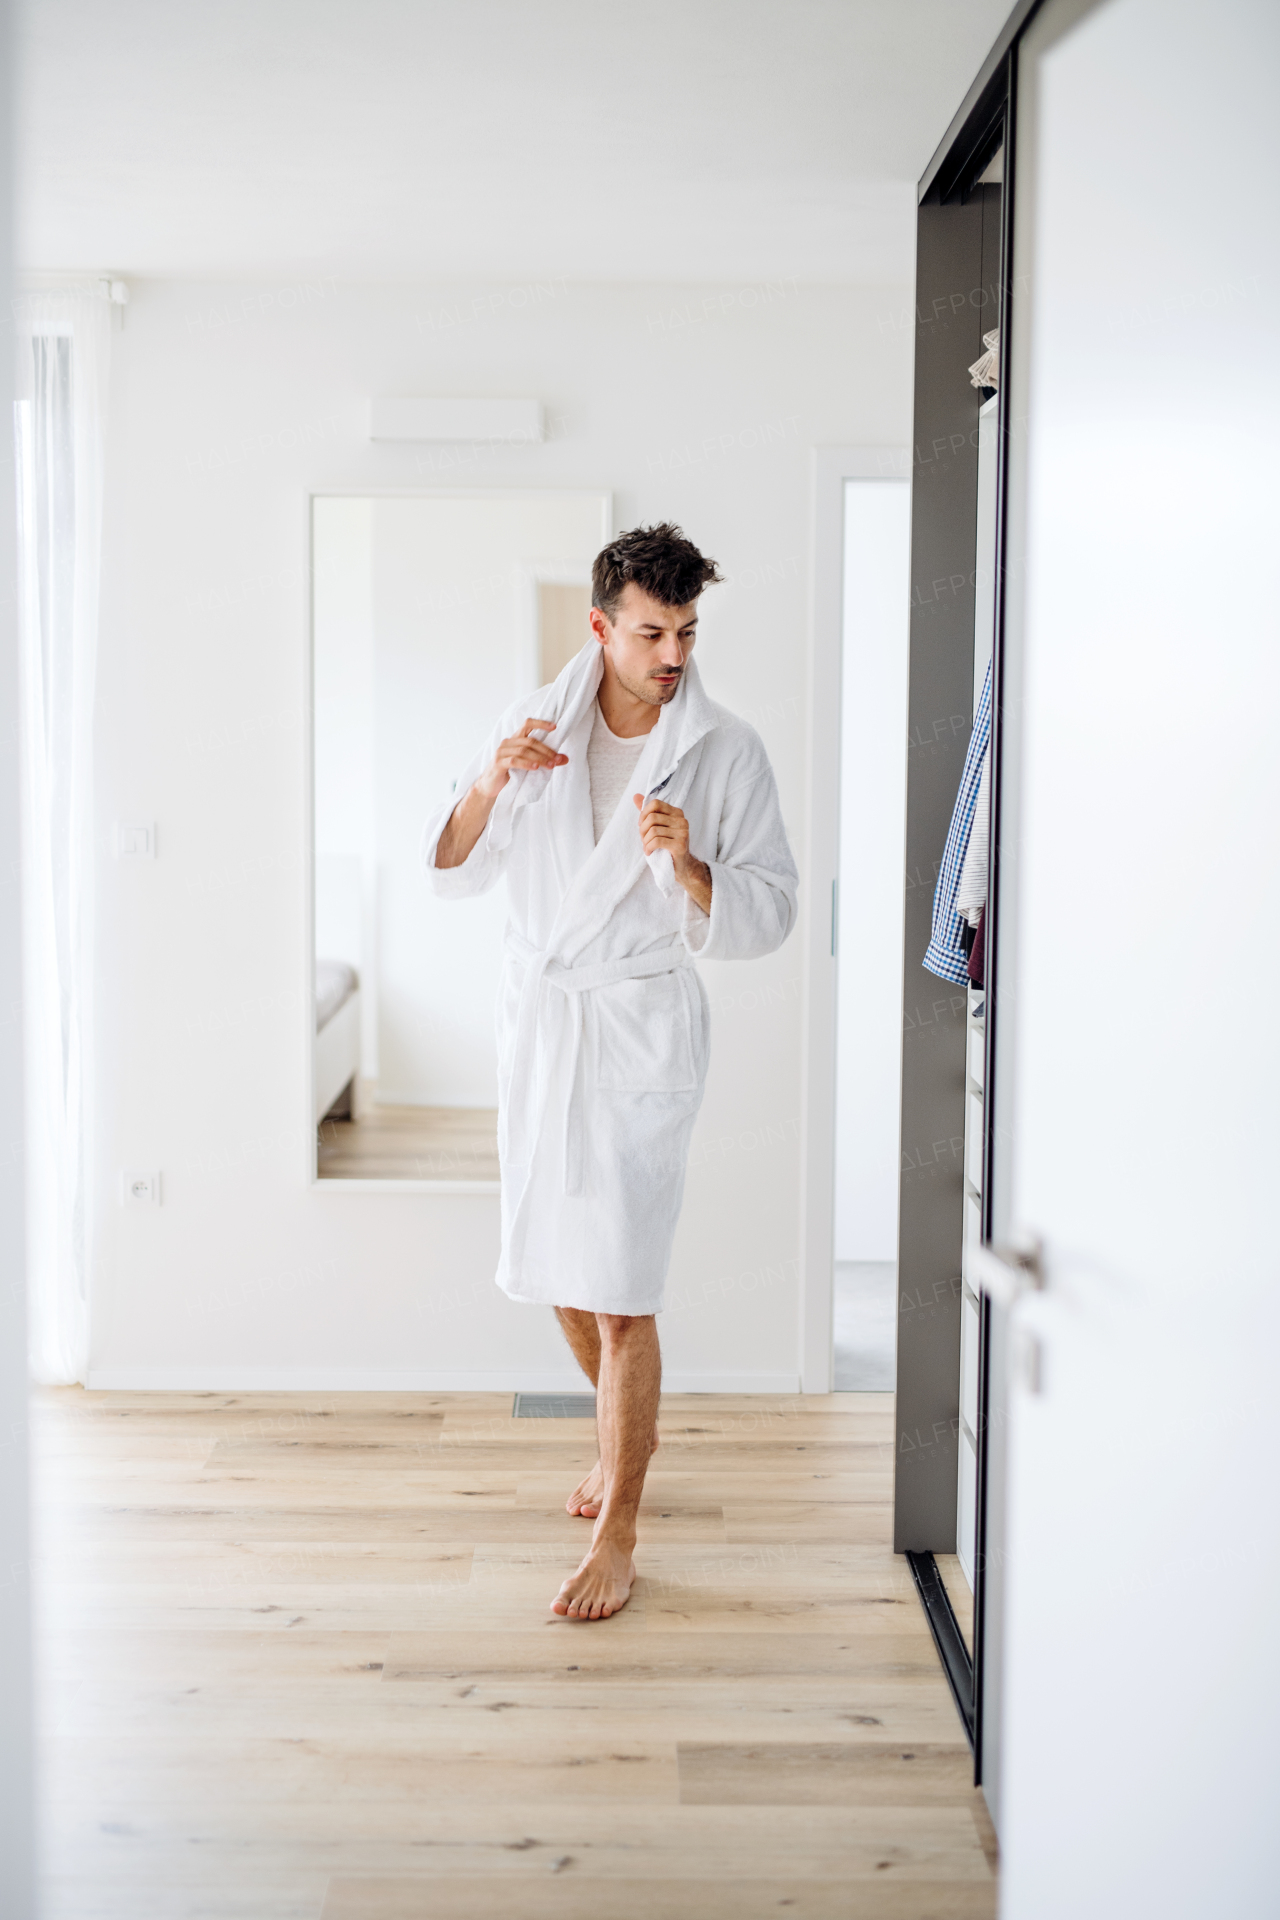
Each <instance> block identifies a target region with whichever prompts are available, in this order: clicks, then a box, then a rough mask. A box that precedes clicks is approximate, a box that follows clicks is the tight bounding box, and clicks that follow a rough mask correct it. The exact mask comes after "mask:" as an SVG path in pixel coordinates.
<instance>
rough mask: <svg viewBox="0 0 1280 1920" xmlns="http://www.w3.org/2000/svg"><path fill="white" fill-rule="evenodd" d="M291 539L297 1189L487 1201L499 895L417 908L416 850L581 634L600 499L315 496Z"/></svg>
mask: <svg viewBox="0 0 1280 1920" xmlns="http://www.w3.org/2000/svg"><path fill="white" fill-rule="evenodd" d="M311 533H312V662H313V674H312V704H313V756H312V765H313V778H314V800H313V822H314V834H313V846H314V875H313V879H314V902H315V913H314V925H315V948H314V961H315V981H314V1001H315V1024H314V1029H313V1031H314V1057H313V1073H312V1107H313V1113H314V1118H315V1122H316V1129H317V1137H316V1176H317V1178H318V1179H320V1180H362V1181H366V1182H367V1181H376V1182H378V1183H380V1184H381V1183H382V1182H385V1181H395V1182H397V1183H399V1182H404V1181H412V1182H414V1183H427V1184H429V1185H432V1186H438V1185H441V1184H443V1185H446V1186H452V1185H455V1184H464V1185H467V1186H474V1185H476V1184H477V1183H479V1184H481V1185H487V1186H492V1187H493V1188H494V1189H495V1190H496V1184H497V1179H498V1157H497V1100H498V1095H497V1054H496V1048H495V1043H494V1001H495V997H496V993H497V984H498V972H499V967H500V964H501V954H502V930H503V926H504V923H505V917H506V903H505V898H504V893H503V889H502V888H501V887H499V888H498V889H496V890H495V891H494V892H493V893H490V894H486V895H484V896H483V897H482V898H481V899H479V900H474V901H469V902H467V903H466V905H465V907H464V908H463V909H462V910H461V911H459V908H458V905H457V904H456V903H453V902H445V901H441V900H438V899H436V898H434V897H433V895H432V894H431V893H430V891H429V890H428V888H427V886H426V884H425V882H424V881H423V879H422V877H421V873H420V869H419V863H418V843H419V838H420V835H421V832H422V827H423V823H424V821H425V820H426V818H427V815H428V813H429V812H430V811H431V809H432V807H433V806H435V805H436V804H437V803H438V801H439V799H440V798H441V797H442V795H444V794H445V793H447V792H448V791H449V790H450V787H451V785H452V782H453V778H454V770H455V769H456V768H458V767H460V766H461V765H462V764H463V762H464V761H465V760H467V759H468V758H469V757H470V755H471V754H472V753H473V752H474V751H475V748H476V746H477V745H478V743H479V742H480V741H481V740H482V739H483V738H484V736H485V735H486V734H487V733H488V731H489V729H490V728H491V727H492V725H493V723H494V721H495V719H496V718H497V717H498V715H499V714H500V713H501V711H502V709H503V708H504V707H505V706H507V705H508V704H509V703H510V702H512V701H514V700H517V699H519V698H520V696H521V695H522V694H523V693H531V692H532V691H534V690H535V689H536V688H538V687H541V686H545V685H546V684H547V682H548V681H551V680H553V679H554V678H555V677H556V675H557V673H558V672H559V671H560V669H561V667H562V666H563V665H564V664H565V662H566V661H567V660H568V659H569V658H570V657H571V656H572V655H573V654H574V653H576V652H577V651H578V649H579V648H580V647H581V646H582V645H583V644H584V642H585V641H586V640H587V639H588V638H589V637H590V628H589V626H588V613H589V611H590V605H591V587H590V581H591V563H592V560H593V559H594V558H595V555H596V554H597V552H598V551H599V549H600V548H601V546H602V545H603V544H604V543H605V541H607V540H608V538H609V534H610V501H609V498H608V496H607V495H605V494H600V493H496V492H495V493H492V494H488V495H483V494H463V493H459V494H452V495H447V494H431V495H418V496H404V495H399V496H392V495H382V496H376V497H371V496H357V495H350V496H342V497H335V496H327V495H326V496H317V497H316V498H314V499H313V501H312V527H311Z"/></svg>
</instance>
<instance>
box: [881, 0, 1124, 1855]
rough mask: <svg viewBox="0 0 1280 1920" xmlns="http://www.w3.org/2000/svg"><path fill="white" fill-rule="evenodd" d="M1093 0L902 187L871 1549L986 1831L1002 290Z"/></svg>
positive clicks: (1000, 1369) (991, 1661)
mask: <svg viewBox="0 0 1280 1920" xmlns="http://www.w3.org/2000/svg"><path fill="white" fill-rule="evenodd" d="M1093 4H1094V0H1043V4H1037V3H1036V0H1024V3H1023V4H1020V5H1019V6H1018V7H1016V8H1015V10H1014V12H1013V14H1012V15H1011V16H1010V19H1009V21H1008V22H1007V23H1006V26H1005V28H1004V30H1003V31H1002V33H1001V35H1000V37H999V39H998V40H997V42H996V44H995V46H994V47H993V48H992V51H991V53H990V55H989V56H988V58H987V60H986V61H985V63H984V65H983V67H982V70H981V71H980V73H979V74H978V76H977V77H976V79H975V81H974V84H973V86H972V87H971V88H970V91H969V93H968V95H967V97H966V99H965V101H964V102H963V104H962V106H961V107H960V109H959V111H958V112H957V114H956V116H955V118H954V119H953V121H952V124H951V126H950V128H949V129H948V131H947V134H946V137H945V138H944V140H943V142H942V144H941V145H940V147H939V149H938V151H937V153H936V154H935V155H934V157H933V159H932V160H931V162H930V164H929V167H928V168H927V169H926V172H925V174H924V176H923V178H922V180H921V182H920V188H919V206H918V223H917V279H916V315H915V322H916V327H915V335H916V338H915V412H914V431H913V474H912V484H913V492H912V544H911V638H910V683H909V701H908V773H907V828H906V871H905V875H904V920H905V941H904V973H903V1022H902V1030H903V1044H902V1134H901V1162H900V1165H901V1176H900V1207H899V1300H898V1358H897V1455H896V1471H895V1494H894V1545H895V1550H896V1551H898V1552H901V1553H905V1554H907V1555H908V1557H909V1559H910V1562H911V1565H912V1569H913V1572H914V1574H915V1577H916V1581H917V1585H918V1588H919V1592H920V1597H921V1600H922V1602H923V1604H924V1606H925V1609H926V1612H927V1613H928V1616H929V1620H930V1625H931V1627H932V1629H933V1632H934V1636H935V1639H936V1641H937V1645H938V1651H939V1654H940V1657H941V1658H942V1661H943V1664H944V1667H945V1669H946V1671H947V1675H948V1678H949V1680H950V1682H951V1686H952V1690H953V1693H954V1695H955V1699H956V1705H957V1709H958V1711H959V1713H960V1715H961V1718H962V1720H963V1722H964V1724H965V1727H966V1729H967V1731H968V1733H969V1736H970V1739H971V1741H972V1743H973V1748H974V1771H975V1779H976V1781H977V1782H978V1783H979V1784H981V1785H982V1786H983V1788H984V1791H985V1792H986V1796H987V1799H988V1801H989V1803H990V1804H991V1808H992V1813H993V1816H994V1817H995V1819H996V1821H997V1825H998V1824H999V1786H1000V1682H1001V1664H1000V1651H1001V1635H1002V1617H1003V1597H1004V1587H1003V1581H1004V1570H1005V1553H1004V1534H1003V1528H1004V1510H1003V1498H1004V1485H1005V1463H1004V1456H1003V1442H1004V1437H1005V1433H1006V1430H1007V1419H1006V1396H1007V1392H1008V1382H1009V1367H1010V1365H1011V1364H1012V1360H1013V1356H1012V1355H1011V1353H1010V1341H1009V1335H1008V1323H1007V1310H1008V1307H1009V1306H1010V1305H1011V1304H1012V1301H1013V1299H1014V1298H1015V1297H1016V1295H1017V1293H1018V1291H1019V1289H1020V1288H1022V1287H1029V1286H1034V1285H1035V1284H1036V1277H1037V1271H1036V1254H1035V1248H1034V1247H1033V1246H1017V1245H1013V1244H1011V1243H1010V1234H1009V1230H1008V1216H1007V1201H1006V1195H1007V1190H1008V1179H1007V1171H1008V1152H1009V1136H1008V1127H1007V1125H1006V1126H1003V1127H1002V1123H1001V1115H1002V1107H1003V1110H1004V1111H1006V1112H1007V1111H1009V1099H1008V1096H1007V1094H1006V1093H1005V1091H1004V1090H1005V1089H1006V1088H1008V1086H1009V1074H1010V1071H1011V1068H1010V1062H1009V1059H1008V1057H1007V1052H1008V1049H1005V1050H1004V1051H1002V1047H1001V1006H1002V995H1003V996H1005V997H1006V999H1008V997H1009V996H1011V995H1012V994H1013V993H1014V992H1015V991H1016V953H1015V950H1014V945H1013V924H1014V915H1013V910H1012V909H1013V898H1014V893H1015V890H1016V885H1017V861H1016V850H1017V823H1018V808H1017V711H1018V688H1019V664H1020V663H1019V653H1018V638H1017V631H1016V627H1017V620H1016V616H1015V611H1014V603H1015V601H1016V593H1015V594H1011V592H1010V582H1011V580H1012V579H1014V578H1015V577H1016V573H1017V566H1018V560H1017V540H1018V537H1019V536H1018V531H1017V528H1016V526H1015V524H1014V521H1015V520H1016V499H1017V495H1018V491H1019V488H1020V487H1021V486H1022V484H1023V482H1024V480H1025V459H1026V439H1027V435H1026V424H1027V418H1028V406H1029V393H1028V387H1027V379H1026V366H1025V361H1026V355H1025V351H1023V348H1024V346H1025V341H1026V337H1027V315H1026V312H1025V303H1024V306H1023V307H1020V305H1019V297H1020V293H1021V292H1022V288H1023V286H1024V284H1025V279H1026V275H1025V271H1024V270H1023V269H1025V263H1026V261H1027V260H1028V259H1029V257H1030V249H1031V246H1032V244H1033V237H1034V236H1033V233H1032V230H1031V226H1032V223H1031V216H1030V206H1031V196H1030V194H1029V193H1025V194H1024V195H1023V199H1022V204H1021V205H1020V204H1019V188H1020V185H1021V184H1022V183H1024V182H1025V179H1026V177H1027V168H1028V166H1029V164H1030V159H1029V152H1030V143H1029V142H1028V143H1027V146H1026V147H1025V148H1024V150H1023V152H1022V155H1021V158H1020V150H1019V127H1020V124H1022V125H1025V124H1026V122H1027V119H1028V116H1029V115H1030V114H1031V113H1032V112H1033V111H1034V98H1035V86H1036V76H1037V63H1038V62H1039V60H1040V59H1041V58H1042V57H1043V55H1044V53H1045V52H1046V50H1048V49H1049V48H1050V47H1051V46H1052V45H1053V43H1054V41H1055V40H1056V39H1058V38H1060V37H1061V36H1062V35H1063V34H1064V33H1066V32H1068V31H1069V30H1070V28H1071V27H1072V26H1073V25H1074V24H1075V23H1076V22H1077V21H1078V20H1080V19H1081V18H1082V17H1083V16H1084V14H1086V13H1087V12H1088V11H1090V9H1091V6H1092V5H1093ZM1020 352H1021V353H1022V364H1021V365H1020V364H1019V355H1020ZM1019 462H1022V467H1021V468H1020V467H1019ZM1011 503H1013V504H1012V514H1013V518H1012V519H1011ZM988 674H989V675H990V689H989V695H988V694H987V693H986V692H985V691H984V690H985V687H986V682H987V678H988ZM988 699H989V712H990V718H989V723H988V720H987V705H988ZM988 724H989V734H988ZM975 729H976V736H975ZM984 759H985V760H986V762H987V768H986V778H985V780H983V781H982V782H981V786H982V791H981V793H979V792H978V787H979V776H980V775H981V772H982V763H983V760H984ZM971 852H973V853H979V854H980V855H981V856H983V858H984V859H985V867H986V873H985V889H984V891H985V900H984V902H983V906H982V914H981V926H980V928H979V930H978V935H977V939H978V942H979V943H980V960H981V964H980V965H976V964H975V965H974V966H972V967H971V966H970V958H971V954H970V948H971V943H972V934H973V929H972V927H970V926H966V925H965V924H964V922H963V919H962V918H961V916H959V915H958V914H957V913H956V912H955V902H956V899H957V896H958V895H959V894H960V891H961V889H960V882H961V878H962V874H961V869H962V868H963V867H964V861H965V857H966V856H967V855H969V854H970V853H971ZM981 864H982V862H981V861H979V867H980V866H981ZM971 878H972V868H971V869H970V871H969V873H967V874H966V875H965V879H966V882H968V880H970V879H971ZM971 974H972V975H974V976H976V977H971ZM1017 1362H1018V1364H1019V1365H1020V1366H1024V1367H1030V1368H1032V1369H1033V1368H1034V1365H1035V1356H1034V1354H1030V1355H1028V1354H1021V1353H1020V1354H1019V1355H1018V1357H1017Z"/></svg>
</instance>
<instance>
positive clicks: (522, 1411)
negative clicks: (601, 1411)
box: [511, 1393, 596, 1420]
mask: <svg viewBox="0 0 1280 1920" xmlns="http://www.w3.org/2000/svg"><path fill="white" fill-rule="evenodd" d="M595 1417H596V1397H595V1395H594V1393H518V1394H517V1395H516V1403H515V1405H514V1407H512V1409H511V1418H512V1419H513V1420H594V1419H595Z"/></svg>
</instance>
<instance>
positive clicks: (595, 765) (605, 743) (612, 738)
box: [587, 700, 649, 846]
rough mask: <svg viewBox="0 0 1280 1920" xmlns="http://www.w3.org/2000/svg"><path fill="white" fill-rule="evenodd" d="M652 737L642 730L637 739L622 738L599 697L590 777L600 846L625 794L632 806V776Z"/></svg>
mask: <svg viewBox="0 0 1280 1920" xmlns="http://www.w3.org/2000/svg"><path fill="white" fill-rule="evenodd" d="M648 738H649V736H648V734H647V733H642V734H641V735H640V736H639V738H638V739H636V740H622V739H619V737H618V735H617V734H616V733H613V732H612V731H611V730H610V728H609V727H608V726H607V725H606V723H605V717H604V715H603V714H602V713H601V711H600V702H599V701H598V700H597V701H596V711H595V718H594V719H593V720H592V722H591V738H590V740H589V741H588V742H587V777H588V779H589V780H590V782H591V819H592V823H593V825H594V826H595V831H596V845H597V846H599V844H600V836H601V834H602V833H603V832H604V830H605V828H606V827H607V826H608V824H609V822H610V821H611V820H612V818H613V816H614V814H615V813H616V812H617V810H618V805H619V802H620V801H621V800H623V799H624V798H625V800H626V803H627V805H628V806H631V795H632V793H633V792H634V791H635V789H634V787H633V785H632V779H631V776H632V774H633V773H634V772H635V770H636V762H637V761H638V760H639V758H640V755H641V754H642V753H643V752H644V745H645V741H646V740H647V739H648ZM632 811H633V812H634V811H635V809H634V808H632Z"/></svg>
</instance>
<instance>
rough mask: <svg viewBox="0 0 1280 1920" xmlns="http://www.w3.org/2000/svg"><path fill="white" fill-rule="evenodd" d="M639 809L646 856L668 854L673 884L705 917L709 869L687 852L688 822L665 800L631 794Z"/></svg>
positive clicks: (708, 911) (708, 906)
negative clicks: (675, 882) (674, 877)
mask: <svg viewBox="0 0 1280 1920" xmlns="http://www.w3.org/2000/svg"><path fill="white" fill-rule="evenodd" d="M631 797H632V800H633V801H634V802H635V805H636V806H637V807H638V808H639V809H640V839H641V842H642V844H643V846H644V850H645V853H646V854H650V853H669V854H670V855H671V864H672V866H673V867H674V868H675V875H676V880H677V881H678V883H679V884H680V886H682V887H683V888H684V890H685V892H686V893H687V894H688V896H689V898H690V899H691V900H692V901H694V902H695V904H696V905H698V906H699V907H701V908H702V911H703V912H704V913H710V911H711V869H710V867H709V866H708V865H707V864H706V862H705V861H704V860H699V859H697V858H695V856H694V855H693V854H691V853H690V851H689V822H688V821H687V820H686V819H685V817H684V815H683V814H682V813H681V811H680V809H679V807H672V806H669V805H668V804H667V802H666V801H665V800H656V799H654V800H646V799H645V797H644V795H643V794H640V793H635V794H632V796H631Z"/></svg>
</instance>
